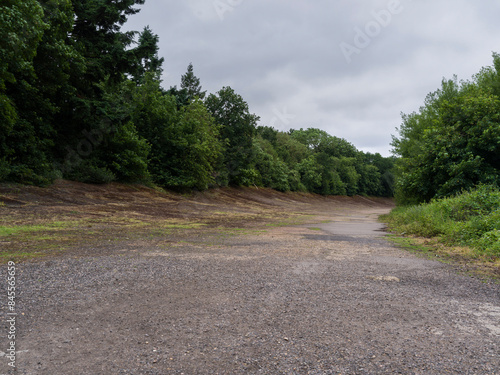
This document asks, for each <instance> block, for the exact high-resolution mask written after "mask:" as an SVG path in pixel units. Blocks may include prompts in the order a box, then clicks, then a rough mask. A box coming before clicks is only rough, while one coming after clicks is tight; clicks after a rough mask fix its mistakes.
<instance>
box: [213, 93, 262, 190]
mask: <svg viewBox="0 0 500 375" xmlns="http://www.w3.org/2000/svg"><path fill="white" fill-rule="evenodd" d="M205 105H206V106H207V109H208V110H209V112H210V113H211V114H212V116H213V117H214V118H215V121H216V123H217V124H219V125H221V133H220V134H221V138H222V140H223V143H224V144H225V150H224V160H223V164H222V167H221V174H222V175H223V176H224V175H225V176H227V178H228V183H229V184H231V185H241V184H248V183H249V180H248V178H249V176H250V175H249V173H250V172H249V171H250V169H251V162H252V158H253V155H252V143H253V141H252V139H253V137H254V135H255V132H256V126H257V121H258V120H259V117H258V116H256V115H254V114H252V113H250V111H249V108H248V104H247V102H245V101H244V100H243V98H242V97H241V96H240V95H238V94H236V93H235V92H234V90H233V89H232V88H230V87H223V88H222V89H221V90H220V91H219V92H217V94H210V95H209V96H208V97H207V99H206V101H205ZM250 174H251V173H250Z"/></svg>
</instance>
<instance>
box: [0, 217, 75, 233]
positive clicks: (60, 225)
mask: <svg viewBox="0 0 500 375" xmlns="http://www.w3.org/2000/svg"><path fill="white" fill-rule="evenodd" d="M79 224H80V222H79V221H54V222H52V223H48V224H45V225H17V226H4V225H2V226H0V237H4V236H14V235H18V234H23V233H33V232H42V231H43V232H45V231H56V230H59V229H67V228H74V227H76V226H78V225H79Z"/></svg>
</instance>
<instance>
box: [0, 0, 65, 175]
mask: <svg viewBox="0 0 500 375" xmlns="http://www.w3.org/2000/svg"><path fill="white" fill-rule="evenodd" d="M42 3H43V2H42ZM46 18H47V17H45V16H44V8H43V6H42V4H41V3H40V2H38V1H30V0H22V1H3V2H2V3H1V4H0V53H1V56H2V58H1V60H0V104H1V107H0V179H12V180H15V181H19V182H24V183H36V184H45V183H48V182H50V179H49V178H46V177H45V176H47V175H48V174H49V173H50V172H51V170H52V167H51V162H50V155H49V152H50V148H51V145H52V141H51V137H52V136H53V129H52V127H51V124H50V122H49V121H47V118H46V116H45V114H46V113H49V114H50V113H52V111H53V105H52V103H51V102H50V101H49V100H48V99H46V98H44V97H43V94H42V92H43V90H44V89H45V85H44V83H48V82H43V80H40V79H39V78H38V77H37V73H43V72H41V71H37V69H36V66H35V65H36V64H35V62H34V61H35V57H36V54H37V51H38V50H39V46H40V42H41V41H42V40H43V39H44V36H45V32H46V30H47V29H48V28H49V27H50V25H49V24H48V23H47V22H46ZM45 41H46V40H44V42H45ZM49 42H50V43H51V44H52V45H53V44H54V41H49ZM42 46H43V44H42ZM61 70H63V67H61Z"/></svg>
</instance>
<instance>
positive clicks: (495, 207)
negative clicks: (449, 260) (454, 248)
mask: <svg viewBox="0 0 500 375" xmlns="http://www.w3.org/2000/svg"><path fill="white" fill-rule="evenodd" d="M386 220H387V221H388V223H389V224H390V227H391V229H393V230H396V231H397V232H399V233H404V234H410V235H415V236H420V237H438V238H439V239H440V240H441V241H442V242H444V243H446V244H448V245H462V246H470V247H472V248H473V249H474V250H475V251H476V254H477V255H485V256H490V257H493V258H499V257H500V236H499V233H500V190H499V189H498V187H496V186H491V185H490V186H488V185H480V186H479V187H477V188H475V189H473V190H470V191H466V192H463V193H461V194H458V195H455V196H452V197H449V198H442V199H436V200H432V201H431V202H430V203H427V204H420V205H413V206H405V207H398V208H396V209H395V210H393V211H392V212H391V213H390V214H389V215H388V216H387V217H386Z"/></svg>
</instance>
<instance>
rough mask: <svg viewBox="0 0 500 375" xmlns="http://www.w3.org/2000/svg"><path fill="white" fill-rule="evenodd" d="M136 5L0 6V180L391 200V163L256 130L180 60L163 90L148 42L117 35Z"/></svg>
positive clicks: (252, 118) (12, 1) (320, 138)
mask: <svg viewBox="0 0 500 375" xmlns="http://www.w3.org/2000/svg"><path fill="white" fill-rule="evenodd" d="M144 1H145V0H122V1H108V0H87V1H76V0H2V2H1V3H0V4H1V5H0V54H1V60H0V103H1V106H0V181H12V182H19V183H24V184H37V185H47V184H50V183H51V182H53V181H54V180H55V179H57V178H65V179H70V180H76V181H82V182H88V183H107V182H111V181H121V182H140V183H146V184H155V185H159V186H162V187H166V188H170V189H178V190H186V189H198V190H203V189H207V188H210V187H214V186H228V185H233V186H252V185H255V186H264V187H271V188H274V189H277V190H280V191H290V190H291V191H309V192H314V193H319V194H341V195H354V194H364V195H379V196H392V195H393V185H394V178H393V175H392V172H391V171H392V168H393V164H394V160H395V159H394V158H385V157H382V156H381V155H380V154H371V153H365V152H361V151H359V150H357V149H356V148H355V147H354V146H353V145H352V144H350V143H349V142H347V141H346V140H344V139H341V138H337V137H335V136H332V135H329V134H328V133H326V132H325V131H322V130H320V129H314V128H307V129H305V130H304V129H300V130H290V131H288V132H283V131H278V130H275V129H273V128H271V127H269V126H263V125H262V124H259V117H258V116H257V115H255V114H253V113H251V112H250V109H249V107H248V104H247V103H246V102H245V100H244V99H243V98H242V97H241V96H240V95H238V94H237V93H236V92H235V91H234V90H233V89H231V88H230V87H222V88H221V89H220V90H219V91H218V92H216V93H211V94H207V93H206V92H204V91H202V86H201V84H200V79H199V78H198V77H196V76H195V74H194V71H193V66H192V64H189V65H188V62H186V65H187V71H186V73H185V74H184V75H183V76H182V77H180V78H181V84H180V87H179V88H177V86H174V87H170V88H169V89H168V90H167V89H164V88H163V87H162V85H161V79H160V77H161V73H162V66H163V63H164V59H163V58H161V57H160V56H159V51H158V41H159V39H158V36H157V35H155V34H154V32H153V31H152V30H151V29H149V28H148V27H146V28H144V29H143V30H142V31H141V32H124V31H122V26H123V25H124V24H125V22H126V21H127V18H128V17H130V16H133V15H134V14H135V13H137V12H138V9H137V8H135V7H136V6H138V5H141V4H143V3H144Z"/></svg>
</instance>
